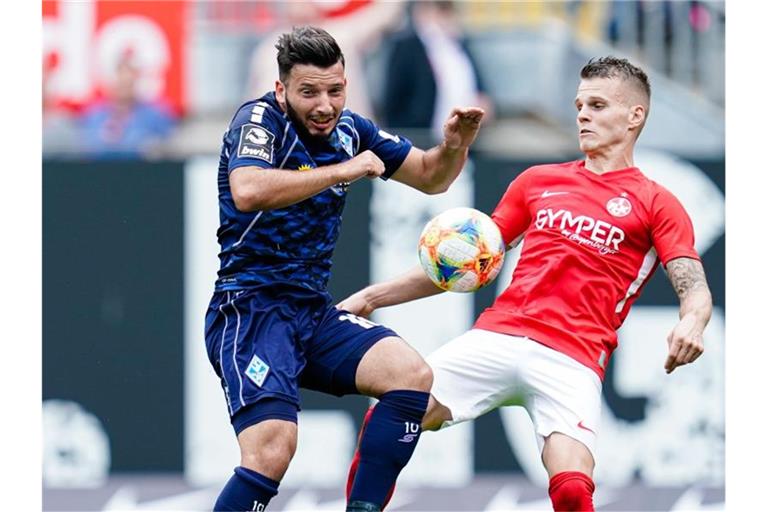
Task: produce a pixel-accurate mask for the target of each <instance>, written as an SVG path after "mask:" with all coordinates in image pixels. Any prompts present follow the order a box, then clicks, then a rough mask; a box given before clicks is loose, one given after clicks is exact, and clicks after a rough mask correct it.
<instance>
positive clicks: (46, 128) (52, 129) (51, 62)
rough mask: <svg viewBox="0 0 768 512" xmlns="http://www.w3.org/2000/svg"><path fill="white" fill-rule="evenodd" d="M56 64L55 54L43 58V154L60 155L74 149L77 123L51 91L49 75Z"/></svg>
mask: <svg viewBox="0 0 768 512" xmlns="http://www.w3.org/2000/svg"><path fill="white" fill-rule="evenodd" d="M57 66H58V57H57V55H56V54H53V53H51V54H48V55H47V56H46V57H45V59H44V60H43V84H42V85H43V87H42V93H43V122H42V129H43V154H44V155H45V156H52V155H62V154H65V153H70V152H72V151H74V150H75V149H76V143H77V125H76V123H75V119H74V116H73V115H72V113H71V112H70V110H68V109H66V108H64V106H63V105H58V104H56V102H55V101H54V99H53V94H52V93H51V76H52V75H53V72H54V71H55V69H56V67H57Z"/></svg>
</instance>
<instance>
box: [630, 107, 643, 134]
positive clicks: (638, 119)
mask: <svg viewBox="0 0 768 512" xmlns="http://www.w3.org/2000/svg"><path fill="white" fill-rule="evenodd" d="M644 122H645V107H644V106H642V105H640V104H637V105H633V106H632V107H630V109H629V128H630V129H635V128H638V127H640V126H642V125H643V123H644Z"/></svg>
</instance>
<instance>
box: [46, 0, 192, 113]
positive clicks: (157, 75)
mask: <svg viewBox="0 0 768 512" xmlns="http://www.w3.org/2000/svg"><path fill="white" fill-rule="evenodd" d="M188 5H189V4H188V2H187V1H186V0H174V1H166V2H140V1H115V0H83V1H78V2H71V1H66V0H43V80H44V84H43V85H44V91H45V94H46V95H47V99H48V102H49V104H53V105H59V106H65V107H69V108H74V109H77V108H80V107H82V106H83V105H85V104H87V103H89V102H90V101H92V100H93V99H95V98H98V97H99V96H100V95H101V94H103V92H104V90H105V89H106V88H108V87H109V84H110V81H111V80H113V78H114V75H115V70H116V67H117V64H118V62H120V61H121V59H124V58H126V57H129V58H130V59H131V60H132V63H133V64H134V65H135V66H136V67H137V68H138V69H139V70H140V79H139V84H138V87H139V92H140V95H141V96H142V97H143V98H144V99H147V100H156V101H166V102H167V103H169V104H170V106H171V107H172V108H174V109H175V110H176V111H177V112H183V111H184V109H185V107H186V98H185V87H184V74H185V69H186V62H185V60H186V59H185V46H186V36H187V25H188V9H187V7H188Z"/></svg>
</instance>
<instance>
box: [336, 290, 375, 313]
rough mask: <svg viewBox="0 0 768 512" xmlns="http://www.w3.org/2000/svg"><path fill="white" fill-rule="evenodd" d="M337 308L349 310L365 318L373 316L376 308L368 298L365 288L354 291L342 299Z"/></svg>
mask: <svg viewBox="0 0 768 512" xmlns="http://www.w3.org/2000/svg"><path fill="white" fill-rule="evenodd" d="M336 308H337V309H343V310H344V311H349V312H350V313H352V314H354V315H357V316H361V317H363V318H368V317H369V316H371V313H373V310H374V309H376V308H375V307H373V304H371V303H370V302H369V301H368V299H367V298H366V296H365V293H364V290H361V291H359V292H356V293H353V294H352V295H350V296H349V297H347V298H346V299H344V300H342V301H341V302H339V303H338V304H336Z"/></svg>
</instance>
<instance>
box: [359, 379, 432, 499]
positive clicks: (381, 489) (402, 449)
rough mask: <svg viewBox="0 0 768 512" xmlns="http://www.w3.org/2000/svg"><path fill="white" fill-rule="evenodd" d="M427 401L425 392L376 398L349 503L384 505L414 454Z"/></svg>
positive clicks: (364, 436)
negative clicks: (359, 502) (361, 502)
mask: <svg viewBox="0 0 768 512" xmlns="http://www.w3.org/2000/svg"><path fill="white" fill-rule="evenodd" d="M428 402H429V393H428V392H424V391H409V390H398V391H390V392H389V393H384V394H383V395H381V397H379V403H378V404H377V405H376V407H375V409H374V410H373V414H372V416H371V420H370V421H369V422H368V426H367V427H366V428H365V432H364V433H363V437H362V439H361V440H360V449H359V453H360V466H359V467H358V469H357V474H356V475H355V481H354V483H353V484H352V491H351V492H350V495H349V501H350V502H352V501H364V502H369V503H375V504H376V505H378V506H379V507H381V506H382V505H383V503H384V499H385V498H386V497H387V494H388V493H389V491H390V489H391V488H392V486H393V485H395V481H396V480H397V475H399V474H400V471H401V470H402V469H403V468H404V467H405V465H406V464H407V463H408V461H409V460H410V458H411V455H413V450H414V449H415V448H416V443H417V442H418V441H419V435H420V434H421V420H422V418H423V417H424V412H425V411H426V410H427V403H428Z"/></svg>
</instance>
